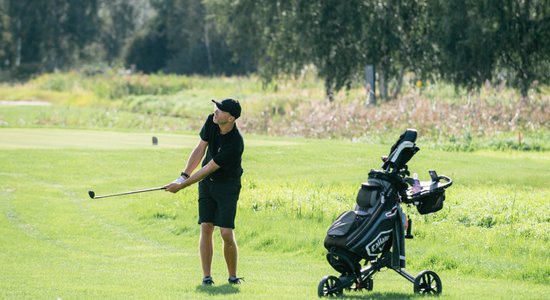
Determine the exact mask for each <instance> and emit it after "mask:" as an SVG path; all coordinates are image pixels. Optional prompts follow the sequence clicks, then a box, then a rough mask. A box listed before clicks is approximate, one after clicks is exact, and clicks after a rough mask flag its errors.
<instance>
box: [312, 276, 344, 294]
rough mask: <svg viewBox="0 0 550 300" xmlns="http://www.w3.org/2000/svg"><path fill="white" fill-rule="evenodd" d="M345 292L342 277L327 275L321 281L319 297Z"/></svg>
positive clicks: (318, 290)
mask: <svg viewBox="0 0 550 300" xmlns="http://www.w3.org/2000/svg"><path fill="white" fill-rule="evenodd" d="M342 293H343V289H342V287H341V282H340V279H338V277H336V276H325V277H323V279H321V281H320V282H319V286H318V287H317V295H318V296H319V297H331V296H340V295H342Z"/></svg>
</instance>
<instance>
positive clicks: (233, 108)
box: [212, 99, 241, 119]
mask: <svg viewBox="0 0 550 300" xmlns="http://www.w3.org/2000/svg"><path fill="white" fill-rule="evenodd" d="M212 102H214V103H216V106H217V107H218V109H219V110H221V111H225V112H228V113H229V114H231V115H232V116H233V117H235V119H237V118H239V117H240V116H241V104H240V103H239V101H237V100H234V99H225V100H223V101H222V102H218V101H216V100H214V99H212Z"/></svg>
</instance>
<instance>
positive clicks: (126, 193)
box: [88, 187, 165, 199]
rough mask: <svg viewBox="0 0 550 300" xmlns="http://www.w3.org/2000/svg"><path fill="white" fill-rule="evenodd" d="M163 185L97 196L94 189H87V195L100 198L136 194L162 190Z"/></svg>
mask: <svg viewBox="0 0 550 300" xmlns="http://www.w3.org/2000/svg"><path fill="white" fill-rule="evenodd" d="M164 189H165V188H164V187H157V188H152V189H145V190H137V191H131V192H124V193H118V194H110V195H103V196H97V197H96V195H95V193H94V191H88V195H89V196H90V198H92V199H101V198H107V197H114V196H122V195H129V194H137V193H145V192H152V191H160V190H164Z"/></svg>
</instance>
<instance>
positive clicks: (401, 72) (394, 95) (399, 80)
mask: <svg viewBox="0 0 550 300" xmlns="http://www.w3.org/2000/svg"><path fill="white" fill-rule="evenodd" d="M404 75H405V68H401V70H399V75H397V85H396V86H395V89H394V90H393V93H392V96H391V97H392V99H395V98H397V96H398V95H399V94H400V93H401V86H403V76H404Z"/></svg>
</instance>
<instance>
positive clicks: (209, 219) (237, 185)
mask: <svg viewBox="0 0 550 300" xmlns="http://www.w3.org/2000/svg"><path fill="white" fill-rule="evenodd" d="M240 193H241V180H240V178H238V179H227V180H212V179H210V178H205V179H204V180H202V181H201V182H199V224H201V223H213V224H214V225H215V226H218V227H222V228H232V229H234V228H235V216H236V215H237V201H238V200H239V194H240Z"/></svg>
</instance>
